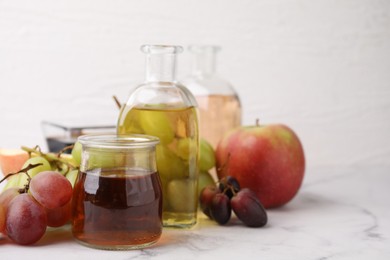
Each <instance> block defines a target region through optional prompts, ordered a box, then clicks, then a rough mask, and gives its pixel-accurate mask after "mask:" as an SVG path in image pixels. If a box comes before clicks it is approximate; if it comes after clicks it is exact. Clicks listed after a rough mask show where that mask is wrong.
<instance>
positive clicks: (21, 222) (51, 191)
mask: <svg viewBox="0 0 390 260" xmlns="http://www.w3.org/2000/svg"><path fill="white" fill-rule="evenodd" d="M72 193H73V188H72V185H71V183H70V182H69V180H68V179H67V178H66V177H64V176H63V175H61V174H60V173H59V172H55V171H43V172H40V173H39V174H37V175H36V176H35V177H34V178H32V179H29V183H28V185H27V186H26V188H25V189H20V188H18V187H11V188H9V189H7V190H5V191H4V192H2V193H1V194H0V208H2V210H0V232H2V233H4V234H5V235H7V236H8V237H9V238H10V239H11V240H12V241H14V242H15V243H17V244H21V245H29V244H33V243H35V242H37V241H38V240H39V239H40V238H41V237H42V236H43V235H44V234H45V231H46V227H47V226H49V227H60V226H62V225H65V224H66V223H67V222H68V221H69V220H70V216H71V208H70V204H71V203H70V202H71V198H72Z"/></svg>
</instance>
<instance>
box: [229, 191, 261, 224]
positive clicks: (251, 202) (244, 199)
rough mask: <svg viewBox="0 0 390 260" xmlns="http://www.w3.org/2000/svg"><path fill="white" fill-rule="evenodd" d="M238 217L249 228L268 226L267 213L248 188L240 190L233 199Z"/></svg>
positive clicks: (232, 202)
mask: <svg viewBox="0 0 390 260" xmlns="http://www.w3.org/2000/svg"><path fill="white" fill-rule="evenodd" d="M230 202H231V206H232V209H233V211H234V213H235V214H236V216H237V217H238V218H239V219H240V220H241V221H242V222H243V223H244V224H245V225H247V226H249V227H262V226H264V225H265V224H267V220H268V218H267V213H266V211H265V209H264V207H263V205H262V204H261V203H260V201H259V199H258V198H257V196H256V194H255V193H254V192H253V191H251V190H250V189H248V188H244V189H242V190H240V191H239V192H238V193H237V194H236V196H234V197H233V198H232V199H231V201H230Z"/></svg>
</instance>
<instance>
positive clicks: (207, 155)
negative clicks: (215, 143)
mask: <svg viewBox="0 0 390 260" xmlns="http://www.w3.org/2000/svg"><path fill="white" fill-rule="evenodd" d="M214 166H215V153H214V149H213V147H212V146H211V144H210V143H208V142H207V141H206V140H205V139H203V138H201V139H200V158H199V169H200V170H201V171H208V170H210V169H211V168H213V167H214Z"/></svg>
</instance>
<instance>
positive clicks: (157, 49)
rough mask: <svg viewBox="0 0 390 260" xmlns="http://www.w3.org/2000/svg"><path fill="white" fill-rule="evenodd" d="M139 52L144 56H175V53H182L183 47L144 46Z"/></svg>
mask: <svg viewBox="0 0 390 260" xmlns="http://www.w3.org/2000/svg"><path fill="white" fill-rule="evenodd" d="M141 51H142V52H143V53H146V54H176V53H182V52H183V47H181V46H179V45H152V44H145V45H142V46H141Z"/></svg>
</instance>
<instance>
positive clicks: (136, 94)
mask: <svg viewBox="0 0 390 260" xmlns="http://www.w3.org/2000/svg"><path fill="white" fill-rule="evenodd" d="M126 106H128V107H129V106H130V107H134V106H136V107H151V106H153V107H154V108H161V109H164V108H165V109H178V108H185V107H196V106H197V103H196V100H195V98H194V96H193V94H192V93H191V92H190V91H189V90H188V89H187V88H186V87H185V86H183V85H182V84H180V83H178V82H146V83H143V84H141V85H139V86H138V87H136V88H135V89H134V90H133V91H132V92H131V94H130V96H129V98H128V100H127V102H126Z"/></svg>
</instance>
